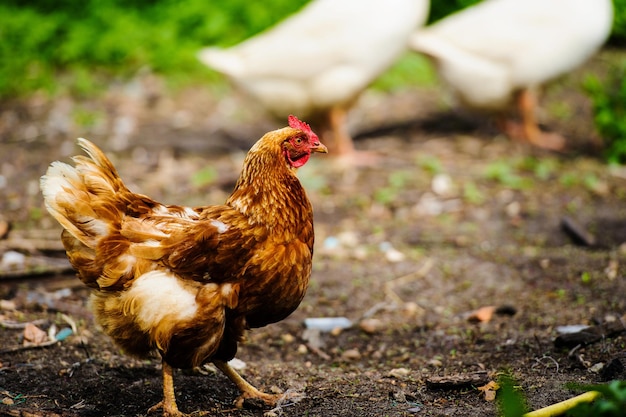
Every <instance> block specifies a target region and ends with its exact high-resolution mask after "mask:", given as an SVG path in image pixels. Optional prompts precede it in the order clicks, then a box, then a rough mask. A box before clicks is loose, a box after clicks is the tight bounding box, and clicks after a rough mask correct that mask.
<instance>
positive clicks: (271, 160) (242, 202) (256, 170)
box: [226, 128, 312, 234]
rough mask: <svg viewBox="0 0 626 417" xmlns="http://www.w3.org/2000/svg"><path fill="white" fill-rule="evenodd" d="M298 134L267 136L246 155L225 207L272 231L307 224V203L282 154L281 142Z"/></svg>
mask: <svg viewBox="0 0 626 417" xmlns="http://www.w3.org/2000/svg"><path fill="white" fill-rule="evenodd" d="M297 132H298V131H297V130H295V129H291V128H284V129H280V130H277V131H274V132H270V133H267V134H266V135H265V136H263V138H261V139H260V140H259V141H258V142H257V143H256V144H255V145H254V146H253V147H252V148H251V149H250V151H249V152H248V155H247V156H246V159H245V160H244V163H243V169H242V171H241V175H240V177H239V180H238V181H237V184H236V185H235V189H234V191H233V193H232V194H231V196H230V197H229V198H228V200H227V201H226V204H227V205H229V206H231V207H233V208H235V209H236V210H238V211H239V212H241V213H242V214H244V215H245V216H246V217H247V218H248V222H249V223H250V224H251V225H265V226H267V227H268V229H270V230H271V231H272V232H277V233H283V234H284V233H287V234H289V233H290V232H291V233H293V232H297V231H298V230H299V229H300V228H301V227H302V226H303V224H302V223H303V222H307V221H311V212H312V208H311V204H310V202H309V199H308V198H307V196H306V193H305V191H304V188H303V187H302V185H301V184H300V181H299V180H298V178H297V177H296V168H293V167H291V166H290V165H289V164H288V163H287V160H286V158H285V156H284V155H283V150H282V143H283V141H284V139H286V138H287V137H289V136H291V135H293V134H295V133H297Z"/></svg>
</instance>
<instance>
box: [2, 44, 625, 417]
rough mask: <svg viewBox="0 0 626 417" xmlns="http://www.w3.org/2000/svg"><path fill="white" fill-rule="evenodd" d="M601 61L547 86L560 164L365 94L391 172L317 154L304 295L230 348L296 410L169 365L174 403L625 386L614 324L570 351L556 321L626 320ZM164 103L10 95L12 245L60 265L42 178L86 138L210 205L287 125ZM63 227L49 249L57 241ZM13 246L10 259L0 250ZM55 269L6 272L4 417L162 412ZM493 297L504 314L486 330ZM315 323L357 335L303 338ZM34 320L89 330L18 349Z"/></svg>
mask: <svg viewBox="0 0 626 417" xmlns="http://www.w3.org/2000/svg"><path fill="white" fill-rule="evenodd" d="M606 56H607V55H606V54H604V55H602V56H600V57H597V58H596V59H595V60H594V61H592V62H591V63H590V64H589V65H588V66H586V67H585V68H583V69H581V70H579V71H577V72H576V73H573V74H570V75H569V76H568V77H566V78H565V79H563V80H560V81H558V82H557V83H555V84H552V85H551V86H550V87H549V88H548V89H547V90H546V91H545V92H544V95H543V99H542V108H541V109H542V110H541V114H540V116H541V120H542V122H543V124H544V127H545V128H546V129H549V130H551V131H555V132H560V133H562V134H564V135H565V136H566V137H567V138H568V148H567V149H566V150H565V151H564V152H561V153H552V152H547V151H542V150H539V149H536V148H532V147H529V146H527V145H525V144H523V143H519V142H516V141H514V140H510V139H509V138H507V137H504V136H502V135H501V134H499V133H498V131H497V130H496V129H495V128H494V127H493V126H492V124H491V123H490V122H489V118H488V117H485V116H483V115H474V114H469V113H464V112H461V111H457V110H454V109H451V107H450V106H449V105H448V104H447V103H446V101H445V100H444V99H443V98H442V97H445V96H444V95H443V94H442V90H440V89H438V88H436V87H415V88H411V89H408V90H404V91H398V92H394V93H389V94H382V93H379V92H375V91H368V92H367V93H366V94H365V95H364V97H363V98H362V99H361V100H360V101H359V103H358V104H357V106H356V108H355V109H354V111H353V112H352V113H351V119H350V122H351V128H352V130H353V132H355V137H356V139H357V140H356V145H357V148H358V149H359V150H367V151H371V152H374V153H376V154H377V156H378V159H377V161H376V162H375V163H374V164H372V165H370V166H349V165H345V164H341V163H339V162H338V161H336V160H333V159H332V157H331V155H328V156H318V155H316V156H315V157H314V158H312V160H311V161H310V162H309V164H308V165H307V166H306V167H304V168H302V169H301V170H300V173H299V176H300V178H301V180H302V182H303V184H304V185H305V188H306V189H307V191H308V193H309V197H310V199H311V201H312V204H313V206H314V209H315V228H316V248H315V258H314V270H313V274H312V280H311V285H310V287H309V290H308V293H307V295H306V297H305V299H304V301H303V302H302V304H301V306H300V307H299V309H298V310H297V311H296V312H295V313H293V314H292V315H291V316H290V317H289V318H287V319H286V320H284V321H282V322H280V323H276V324H273V325H270V326H267V327H266V328H262V329H255V330H253V331H251V332H250V333H249V335H248V338H247V340H246V341H245V342H244V343H242V344H241V346H240V348H239V352H238V354H237V359H239V360H240V361H242V362H241V365H245V368H244V369H243V370H242V371H241V372H242V374H243V375H244V376H245V377H246V378H247V379H248V380H249V381H250V382H251V383H253V384H254V385H256V386H257V387H259V388H261V389H263V390H266V391H289V392H299V393H301V394H303V398H302V399H301V400H300V401H298V402H295V403H287V404H283V405H281V406H280V407H278V408H276V409H274V410H269V411H268V410H259V409H254V408H245V409H242V410H240V409H236V408H235V407H234V406H233V400H234V399H235V398H236V396H237V395H238V393H237V390H236V388H235V387H234V386H233V384H232V383H231V382H230V381H228V380H227V379H226V378H225V377H224V376H223V375H221V374H220V373H219V372H215V370H214V369H213V368H212V367H211V366H205V367H203V368H201V369H195V370H177V371H176V373H175V378H174V380H175V387H176V395H177V400H178V404H179V407H180V409H181V410H182V411H185V412H194V411H197V410H204V411H208V412H209V414H210V415H218V416H261V415H264V413H265V415H267V416H272V415H284V416H323V417H329V416H413V415H416V416H495V415H498V405H497V404H498V402H497V401H488V400H486V399H485V395H484V393H483V391H482V390H479V389H478V388H479V387H480V386H482V385H485V384H486V383H488V382H489V381H497V380H498V378H499V376H500V375H501V374H502V373H504V372H507V373H510V375H512V377H513V378H514V380H515V381H516V387H517V389H518V390H519V391H520V392H521V393H523V395H524V397H525V398H526V401H527V405H528V409H529V410H532V409H538V408H541V407H545V406H547V405H550V404H553V403H555V402H558V401H561V400H564V399H567V398H569V397H572V396H574V395H576V394H577V393H579V392H580V391H579V390H575V389H572V388H571V386H570V385H568V384H569V383H577V384H588V383H600V382H604V381H608V380H611V379H626V374H625V373H624V370H623V369H624V368H623V367H622V368H620V367H619V366H618V365H619V364H618V362H615V361H619V360H621V359H620V358H621V357H622V356H623V355H624V352H625V348H624V346H625V345H626V336H625V335H624V333H623V332H620V331H619V330H620V329H619V326H618V331H615V332H613V333H607V332H604V333H602V332H601V334H600V336H601V337H600V339H599V340H596V341H589V342H588V343H587V344H582V345H578V346H571V345H567V346H561V345H559V344H558V343H557V344H555V341H557V340H560V339H557V336H558V335H559V334H560V333H559V332H560V331H561V330H562V329H561V327H560V326H570V325H587V326H594V325H610V324H611V323H613V324H614V323H616V322H619V320H620V319H623V318H624V315H625V314H626V297H625V296H624V294H625V293H626V279H625V278H624V275H625V272H626V269H625V265H626V247H625V246H624V242H626V204H625V200H626V171H624V170H623V169H621V168H612V167H609V166H607V165H606V164H605V163H604V161H603V159H602V157H601V147H600V144H601V141H600V140H599V139H598V136H597V134H596V133H595V131H594V129H593V123H592V118H593V117H592V114H591V110H590V103H589V100H588V98H587V97H586V96H585V95H584V94H583V93H582V92H581V90H580V88H579V86H580V82H581V80H582V79H583V78H584V77H585V76H586V74H588V73H589V71H600V72H601V71H602V70H603V68H604V65H605V61H606V60H605V58H606ZM164 91H166V90H165V89H164V87H163V86H162V85H161V83H160V81H159V79H158V78H156V77H154V76H151V75H149V74H141V75H138V77H137V78H136V79H134V80H133V81H132V82H127V83H121V82H120V83H114V84H113V85H111V87H110V89H109V92H108V93H107V94H106V96H105V97H102V98H101V99H99V100H93V99H89V100H88V99H78V98H70V97H60V98H56V99H54V100H49V99H46V98H44V97H39V96H37V97H31V98H29V99H23V100H19V101H17V100H16V101H10V102H3V103H2V104H0V109H1V111H2V113H1V115H0V136H1V143H0V149H1V152H0V189H1V195H2V196H1V197H0V215H1V216H2V218H0V222H1V221H2V220H4V221H5V222H6V223H8V224H11V226H12V230H11V232H10V233H9V234H8V236H7V237H6V240H5V242H18V241H21V242H24V241H26V242H34V243H33V245H32V246H34V247H29V246H28V245H26V244H22V245H21V246H20V247H19V248H18V249H17V251H18V252H19V253H22V254H24V255H26V259H27V260H28V259H31V258H37V257H42V256H45V257H44V258H43V259H48V260H50V261H49V264H51V263H53V261H55V262H56V263H59V262H60V263H61V264H62V265H63V262H64V261H63V259H64V255H63V253H62V252H60V251H58V250H56V249H57V248H58V237H57V236H58V232H59V230H60V228H59V226H58V225H57V224H55V222H54V221H53V220H52V219H51V218H50V216H48V214H47V213H46V212H45V209H44V207H43V203H42V199H41V196H40V194H39V191H38V179H39V177H40V176H41V175H42V174H43V172H44V171H45V169H46V166H47V165H48V164H49V163H50V162H51V161H54V160H57V159H61V160H67V159H68V157H69V156H71V155H75V154H78V153H79V151H78V149H77V148H76V146H75V143H74V138H75V137H78V136H85V137H87V138H89V139H91V140H93V141H94V142H96V143H97V144H99V145H100V146H101V147H102V148H103V149H104V150H105V151H106V152H107V154H108V155H110V157H111V158H112V159H113V161H114V163H115V164H116V166H117V168H118V171H119V173H120V174H121V176H122V178H123V179H124V180H125V181H126V183H127V184H128V185H129V186H130V188H131V189H133V190H136V191H139V192H142V193H144V194H148V195H150V196H151V197H153V198H155V199H158V200H160V201H163V202H165V203H176V204H187V205H199V204H217V203H222V202H223V201H224V200H225V198H226V197H227V195H228V193H229V191H230V189H232V186H233V184H234V181H235V179H236V176H237V174H238V171H239V168H240V165H241V161H242V158H243V156H244V154H245V150H246V149H247V148H248V147H249V146H250V145H251V144H252V143H253V142H254V141H255V140H256V138H258V137H260V135H261V134H262V133H264V132H265V131H267V130H270V129H272V128H275V127H279V126H281V125H282V124H283V123H278V122H276V121H274V120H272V119H270V118H268V117H266V116H264V115H263V113H262V112H261V110H260V109H258V108H256V107H255V106H254V105H253V104H251V103H249V102H248V101H246V100H245V97H242V96H240V95H238V94H237V93H236V92H233V91H231V90H226V89H220V90H215V89H213V90H210V89H208V88H204V87H197V88H194V89H189V90H185V91H181V92H178V93H176V94H171V95H170V94H166V93H164ZM572 229H580V230H579V232H578V233H577V232H575V231H572ZM50 233H52V234H53V235H54V238H52V240H51V241H52V242H54V243H56V246H55V245H54V244H52V246H51V247H42V246H41V245H42V244H41V241H45V240H46V239H45V237H46V236H48V235H49V234H50ZM589 236H591V237H589ZM44 246H45V245H44ZM9 248H10V245H9V243H5V244H4V245H3V246H0V250H2V251H3V252H4V253H5V255H6V252H7V251H8V249H9ZM2 259H4V261H3V262H5V263H8V261H7V259H8V258H6V256H5V257H3V258H2ZM5 266H6V265H5ZM46 271H47V270H46V268H43V269H42V268H39V269H33V270H32V273H30V274H28V275H27V276H23V275H19V274H17V273H12V272H11V270H9V271H8V272H7V271H6V270H5V271H4V272H3V275H2V276H1V277H0V300H2V301H1V302H2V304H0V319H1V320H2V326H0V400H1V401H0V415H12V416H27V415H28V416H29V415H43V416H55V415H59V416H81V417H87V416H102V415H107V416H134V415H137V416H146V415H159V414H160V412H159V411H157V412H151V413H148V409H149V408H150V407H151V406H152V405H154V404H156V403H157V402H158V401H159V400H160V399H161V396H162V390H161V389H162V388H161V387H162V385H161V376H160V361H159V359H158V358H157V357H156V356H154V357H152V358H149V359H143V360H138V359H133V358H130V357H128V356H125V355H124V354H123V353H122V352H120V351H119V349H117V348H116V347H115V346H114V345H113V344H112V343H111V341H110V340H109V339H108V337H106V336H105V335H103V334H102V333H101V332H100V331H99V329H98V328H97V327H96V326H95V325H94V322H93V319H92V316H91V313H90V311H89V308H88V306H87V304H86V299H87V295H88V291H87V290H86V289H85V288H83V287H82V286H81V285H80V282H79V281H78V280H77V279H75V278H74V277H73V274H72V273H71V272H65V273H50V272H47V273H46ZM489 306H493V307H496V308H497V309H496V310H495V312H496V313H495V314H494V315H493V316H491V317H488V318H487V319H485V320H482V321H481V320H478V319H475V315H473V313H474V312H476V310H477V309H480V308H481V307H489ZM312 317H346V318H348V319H349V320H350V321H351V323H352V326H350V327H349V328H346V329H343V330H338V329H334V330H333V331H330V332H325V331H315V330H310V329H306V328H305V326H304V321H305V319H307V318H312ZM27 322H33V323H35V324H36V325H37V327H38V328H40V329H42V330H44V331H49V330H51V329H52V331H55V329H56V331H59V330H61V329H63V328H67V327H72V326H74V332H73V333H72V334H71V335H70V336H69V337H67V338H66V339H64V340H62V341H60V342H58V343H55V344H53V345H50V346H41V347H36V348H31V349H25V348H24V347H23V338H24V328H23V327H21V328H20V327H19V326H16V325H15V324H16V323H22V324H24V323H27ZM609 364H612V365H611V366H609ZM616 364H617V365H616ZM438 378H439V379H438ZM441 378H443V380H444V381H448V382H450V381H453V380H455V379H461V380H463V379H466V380H467V381H468V382H467V383H465V384H456V385H455V384H452V383H447V384H443V383H438V382H440V379H441ZM472 378H474V379H472Z"/></svg>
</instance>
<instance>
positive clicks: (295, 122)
mask: <svg viewBox="0 0 626 417" xmlns="http://www.w3.org/2000/svg"><path fill="white" fill-rule="evenodd" d="M289 127H291V128H293V129H300V130H303V131H305V132H307V133H309V134H313V135H315V133H313V131H312V130H311V127H310V126H309V125H308V124H306V123H305V122H303V121H302V120H300V119H298V118H297V117H296V116H294V115H293V114H290V115H289Z"/></svg>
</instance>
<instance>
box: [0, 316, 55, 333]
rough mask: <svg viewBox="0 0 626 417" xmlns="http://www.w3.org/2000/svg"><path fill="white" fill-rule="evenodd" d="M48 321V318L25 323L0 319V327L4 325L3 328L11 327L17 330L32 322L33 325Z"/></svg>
mask: <svg viewBox="0 0 626 417" xmlns="http://www.w3.org/2000/svg"><path fill="white" fill-rule="evenodd" d="M47 322H48V319H37V320H33V321H29V322H25V323H18V322H15V321H9V320H0V327H4V328H5V329H13V330H19V329H23V328H25V327H26V326H27V325H28V324H34V325H35V326H40V325H42V324H45V323H47Z"/></svg>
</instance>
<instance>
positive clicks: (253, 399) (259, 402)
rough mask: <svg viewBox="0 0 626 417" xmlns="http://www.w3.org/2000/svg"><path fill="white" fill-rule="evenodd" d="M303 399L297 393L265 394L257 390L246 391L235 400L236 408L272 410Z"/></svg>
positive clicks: (301, 395)
mask: <svg viewBox="0 0 626 417" xmlns="http://www.w3.org/2000/svg"><path fill="white" fill-rule="evenodd" d="M303 397H304V395H303V394H301V393H298V392H286V393H284V394H266V393H264V392H262V391H259V390H256V389H255V390H254V391H247V392H244V393H242V394H241V395H240V396H239V397H237V399H236V400H235V407H237V408H254V409H263V408H268V407H269V408H274V407H277V406H280V405H282V404H287V403H291V402H297V401H299V400H301V399H302V398H303Z"/></svg>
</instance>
